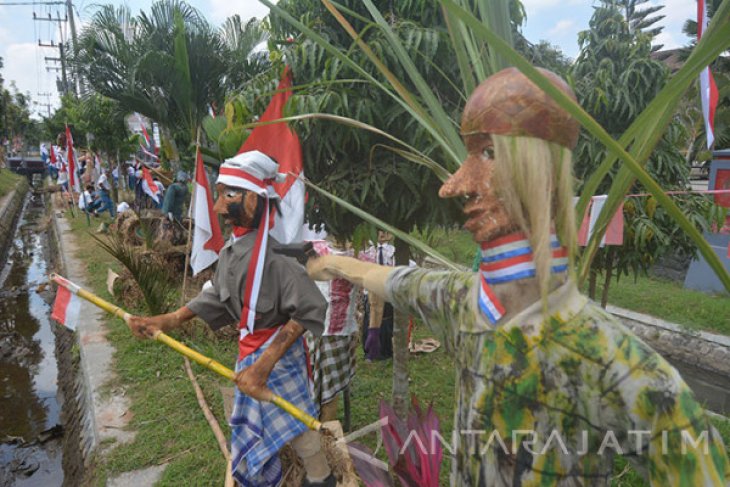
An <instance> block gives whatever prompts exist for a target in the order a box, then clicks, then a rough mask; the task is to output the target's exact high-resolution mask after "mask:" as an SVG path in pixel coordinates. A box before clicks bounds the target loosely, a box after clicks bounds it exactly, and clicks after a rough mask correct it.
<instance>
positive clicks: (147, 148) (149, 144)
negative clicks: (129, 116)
mask: <svg viewBox="0 0 730 487" xmlns="http://www.w3.org/2000/svg"><path fill="white" fill-rule="evenodd" d="M137 121H138V122H139V126H140V128H141V129H142V136H143V137H144V140H145V145H142V143H140V144H139V146H140V148H141V149H142V152H144V153H145V154H146V155H148V156H150V157H152V158H154V159H157V158H158V157H157V149H156V148H155V141H154V140H153V139H152V138H150V134H149V133H148V132H147V127H145V124H144V121H143V120H142V117H140V115H139V113H138V114H137Z"/></svg>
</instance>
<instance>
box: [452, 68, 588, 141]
mask: <svg viewBox="0 0 730 487" xmlns="http://www.w3.org/2000/svg"><path fill="white" fill-rule="evenodd" d="M537 69H538V70H539V71H540V73H542V74H543V75H544V76H546V77H547V78H548V79H549V80H550V81H551V82H552V83H553V84H554V85H555V86H557V87H558V88H560V89H561V90H562V91H563V92H564V93H565V94H567V95H568V96H570V97H571V98H572V99H573V100H575V99H576V98H575V94H573V90H571V89H570V87H569V86H568V84H567V83H566V82H565V81H563V79H562V78H561V77H560V76H558V75H556V74H555V73H553V72H552V71H548V70H546V69H542V68H537ZM579 130H580V127H579V125H578V122H577V121H576V120H575V119H574V118H573V117H572V116H571V115H570V114H569V113H568V112H566V111H565V110H563V109H562V108H560V106H558V104H557V103H556V102H555V101H554V100H553V99H552V98H550V97H549V96H548V95H547V94H546V93H545V92H544V91H542V90H541V89H540V88H538V86H537V85H536V84H534V83H533V82H532V81H530V80H529V79H528V78H527V77H526V76H525V75H524V74H522V73H521V72H520V71H519V70H518V69H517V68H507V69H503V70H502V71H499V72H498V73H495V74H494V75H492V76H490V77H489V78H487V79H486V80H484V81H483V82H482V83H481V84H480V85H479V86H477V87H476V89H475V90H474V93H472V94H471V96H470V97H469V99H468V100H467V101H466V106H465V107H464V114H463V115H462V117H461V132H462V134H464V135H469V134H473V133H488V134H497V135H518V136H528V137H537V138H539V139H543V140H547V141H548V142H554V143H556V144H560V145H562V146H565V147H567V148H568V149H573V148H574V147H575V144H576V142H577V141H578V132H579Z"/></svg>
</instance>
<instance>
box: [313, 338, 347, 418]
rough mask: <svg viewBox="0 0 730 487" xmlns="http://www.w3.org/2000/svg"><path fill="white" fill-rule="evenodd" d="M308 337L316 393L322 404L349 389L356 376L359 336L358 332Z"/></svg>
mask: <svg viewBox="0 0 730 487" xmlns="http://www.w3.org/2000/svg"><path fill="white" fill-rule="evenodd" d="M305 336H306V337H307V347H308V348H309V359H310V361H311V363H312V380H313V382H314V391H313V396H314V400H315V402H317V403H318V404H319V405H322V404H325V403H328V402H330V401H331V400H332V399H334V397H335V396H336V395H337V394H338V393H339V392H340V391H342V390H344V389H345V388H347V386H349V385H350V382H351V381H352V378H353V377H354V376H355V350H356V349H357V342H358V337H357V334H356V333H354V334H352V335H345V336H321V337H315V336H313V335H312V334H311V333H306V334H305Z"/></svg>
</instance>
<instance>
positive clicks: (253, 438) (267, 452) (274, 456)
mask: <svg viewBox="0 0 730 487" xmlns="http://www.w3.org/2000/svg"><path fill="white" fill-rule="evenodd" d="M275 336H276V334H274V335H273V336H272V337H271V338H269V340H268V341H267V342H266V343H265V344H264V345H262V346H261V347H260V348H259V349H258V350H256V351H255V352H253V353H252V354H250V355H248V356H246V357H244V358H243V359H241V360H240V361H239V362H238V363H237V364H236V372H238V371H240V370H243V369H245V368H246V367H249V366H250V365H252V364H253V363H254V362H255V361H256V359H258V358H259V356H260V355H261V354H262V353H263V352H264V350H266V348H267V347H268V346H269V344H270V343H271V341H272V340H273V339H274V337H275ZM267 385H268V387H269V389H271V391H272V392H273V393H274V394H276V395H278V396H281V397H283V398H284V399H286V400H287V401H289V402H291V403H292V404H294V405H295V406H297V407H299V408H300V409H302V410H304V411H306V412H307V413H309V414H310V415H312V416H314V417H317V416H318V415H319V412H318V407H317V406H315V403H314V401H312V397H311V395H310V392H309V377H308V375H307V359H306V354H305V351H304V340H303V339H302V338H300V339H299V340H297V341H296V342H295V343H294V344H293V345H292V346H291V347H290V348H289V350H287V352H286V353H285V354H284V356H283V357H282V358H281V360H279V361H278V362H277V363H276V366H275V367H274V370H273V371H272V372H271V375H270V376H269V380H268V382H267ZM230 424H231V430H232V432H231V458H232V462H233V465H232V469H233V476H234V477H235V479H236V480H237V481H238V482H239V483H240V484H241V485H243V486H245V487H248V486H252V487H254V486H255V487H263V486H269V485H270V486H274V485H277V484H278V483H279V482H280V481H281V462H280V460H279V455H278V452H279V450H280V449H281V448H282V447H283V446H284V445H285V444H286V443H288V442H289V441H291V440H293V439H294V438H296V437H297V436H299V435H301V434H302V433H304V432H305V431H306V430H307V427H306V426H305V425H304V423H302V422H300V421H299V420H297V419H294V418H293V417H292V416H291V415H289V414H288V413H286V412H284V411H283V410H282V409H280V408H279V407H278V406H275V405H274V404H272V403H268V402H261V401H257V400H255V399H253V398H251V397H249V396H247V395H245V394H243V393H241V392H240V391H239V390H238V389H236V396H235V402H234V404H233V413H232V415H231V421H230Z"/></svg>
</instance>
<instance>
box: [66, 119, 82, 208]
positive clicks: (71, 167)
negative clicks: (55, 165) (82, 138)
mask: <svg viewBox="0 0 730 487" xmlns="http://www.w3.org/2000/svg"><path fill="white" fill-rule="evenodd" d="M66 164H68V182H69V187H70V188H72V189H73V190H74V191H76V192H77V193H80V192H81V181H79V175H78V174H77V173H76V158H75V157H74V140H73V137H71V129H69V128H68V125H66Z"/></svg>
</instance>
